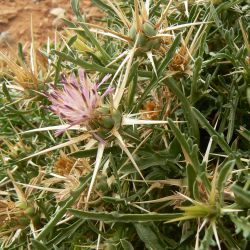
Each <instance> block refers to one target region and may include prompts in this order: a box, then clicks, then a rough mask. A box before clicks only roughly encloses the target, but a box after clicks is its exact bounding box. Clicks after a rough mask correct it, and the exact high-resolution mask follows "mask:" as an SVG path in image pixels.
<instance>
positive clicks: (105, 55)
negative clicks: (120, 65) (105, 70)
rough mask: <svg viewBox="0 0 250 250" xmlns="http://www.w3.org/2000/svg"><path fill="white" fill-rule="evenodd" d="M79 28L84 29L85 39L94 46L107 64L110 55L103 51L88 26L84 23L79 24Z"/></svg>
mask: <svg viewBox="0 0 250 250" xmlns="http://www.w3.org/2000/svg"><path fill="white" fill-rule="evenodd" d="M80 26H81V27H82V28H83V29H84V31H85V34H86V36H85V38H86V39H88V40H90V41H91V43H92V45H94V46H95V47H96V48H97V49H98V50H99V51H100V52H101V54H102V56H103V58H104V59H105V60H106V62H107V63H108V62H109V60H111V57H110V55H109V54H108V53H107V52H106V51H105V49H103V46H102V45H101V44H100V43H99V41H98V40H97V39H96V38H95V37H94V36H93V34H92V32H91V31H90V30H89V28H88V26H87V25H86V24H84V23H82V22H81V23H80Z"/></svg>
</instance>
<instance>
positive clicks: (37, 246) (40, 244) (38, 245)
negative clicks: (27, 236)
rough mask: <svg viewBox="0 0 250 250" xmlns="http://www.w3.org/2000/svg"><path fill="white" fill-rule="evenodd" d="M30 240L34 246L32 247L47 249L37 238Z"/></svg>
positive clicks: (38, 249)
mask: <svg viewBox="0 0 250 250" xmlns="http://www.w3.org/2000/svg"><path fill="white" fill-rule="evenodd" d="M31 242H32V246H33V247H34V249H36V250H48V248H47V247H46V246H45V245H44V244H43V243H41V242H40V241H38V240H34V239H33V240H31Z"/></svg>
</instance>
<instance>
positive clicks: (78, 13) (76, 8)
mask: <svg viewBox="0 0 250 250" xmlns="http://www.w3.org/2000/svg"><path fill="white" fill-rule="evenodd" d="M70 4H71V8H72V10H73V12H74V14H75V15H76V17H77V20H79V21H84V20H83V18H82V14H81V11H80V6H79V0H71V1H70Z"/></svg>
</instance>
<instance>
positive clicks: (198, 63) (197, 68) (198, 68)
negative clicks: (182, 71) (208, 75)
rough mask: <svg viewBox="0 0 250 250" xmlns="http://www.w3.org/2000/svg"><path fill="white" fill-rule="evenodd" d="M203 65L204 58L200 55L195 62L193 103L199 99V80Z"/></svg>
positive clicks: (192, 86) (192, 85)
mask: <svg viewBox="0 0 250 250" xmlns="http://www.w3.org/2000/svg"><path fill="white" fill-rule="evenodd" d="M201 66H202V58H201V57H198V58H197V59H196V60H195V63H194V73H193V78H192V84H191V103H192V104H194V103H195V102H196V100H198V99H199V97H200V91H199V81H198V80H199V77H200V71H201Z"/></svg>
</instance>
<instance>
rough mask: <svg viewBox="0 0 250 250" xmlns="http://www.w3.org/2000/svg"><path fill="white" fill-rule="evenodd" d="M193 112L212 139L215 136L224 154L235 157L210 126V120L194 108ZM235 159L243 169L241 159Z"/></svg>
mask: <svg viewBox="0 0 250 250" xmlns="http://www.w3.org/2000/svg"><path fill="white" fill-rule="evenodd" d="M192 111H193V114H194V116H195V117H196V119H197V120H198V122H199V123H200V124H201V126H202V127H203V128H205V129H206V131H207V132H208V133H209V135H210V136H211V137H212V136H213V138H214V139H216V142H217V143H218V144H219V146H220V147H221V148H222V149H223V150H224V152H225V153H226V154H228V155H231V156H233V155H234V152H233V151H232V149H231V148H230V147H229V145H228V144H227V142H226V141H225V139H224V138H223V137H222V136H221V135H220V134H219V133H218V132H217V131H215V130H214V128H213V127H212V126H211V125H210V123H209V122H208V120H207V119H206V118H205V117H204V116H203V115H202V113H201V112H200V111H199V110H197V109H196V108H194V107H193V108H192ZM235 158H236V162H237V165H238V167H239V168H243V166H242V163H241V161H240V159H238V158H237V157H235Z"/></svg>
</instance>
